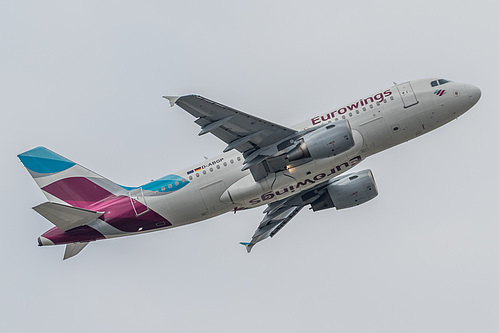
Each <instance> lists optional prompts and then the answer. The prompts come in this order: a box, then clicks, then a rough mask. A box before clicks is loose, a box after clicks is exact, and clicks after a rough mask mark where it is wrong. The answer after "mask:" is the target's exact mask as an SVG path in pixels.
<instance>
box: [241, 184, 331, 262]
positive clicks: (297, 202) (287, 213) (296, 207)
mask: <svg viewBox="0 0 499 333" xmlns="http://www.w3.org/2000/svg"><path fill="white" fill-rule="evenodd" d="M328 185H329V182H326V183H325V184H319V185H317V186H315V187H313V188H311V189H310V190H308V191H304V192H300V193H297V194H295V195H293V196H290V197H288V198H286V199H283V200H280V201H276V202H273V203H271V204H269V205H267V208H266V209H265V210H264V211H263V212H264V213H266V215H265V216H264V218H263V220H262V221H261V222H260V225H259V226H258V228H257V229H256V231H255V233H254V234H253V237H252V239H251V242H249V243H246V242H241V243H240V244H242V245H245V246H246V250H247V251H248V253H250V252H251V249H252V248H253V246H255V244H256V243H258V242H261V241H262V240H264V239H266V238H268V237H274V236H275V234H277V233H278V232H279V231H280V230H281V229H282V228H283V227H284V226H285V225H286V224H288V222H289V221H290V220H291V219H292V218H293V217H294V216H295V215H296V214H298V213H299V212H300V210H301V209H302V208H303V207H305V206H306V205H309V204H311V203H312V202H314V201H315V200H317V199H319V198H320V197H321V195H322V194H324V193H325V191H327V190H326V187H327V186H328Z"/></svg>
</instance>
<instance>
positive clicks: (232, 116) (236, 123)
mask: <svg viewBox="0 0 499 333" xmlns="http://www.w3.org/2000/svg"><path fill="white" fill-rule="evenodd" d="M163 97H164V98H166V99H168V100H169V101H170V105H171V106H174V105H175V104H176V105H178V106H180V107H181V108H182V109H184V110H185V111H187V112H188V113H190V114H191V115H193V116H194V117H196V118H197V119H196V120H195V123H196V124H198V125H199V126H200V127H201V132H199V135H203V134H206V133H211V134H213V135H215V136H216V137H217V138H219V139H220V140H222V141H224V142H225V143H227V147H226V148H225V149H224V152H227V151H230V150H232V149H236V150H238V151H240V152H241V153H243V156H244V158H245V160H244V166H243V168H242V170H246V169H249V168H251V167H253V166H257V165H259V164H260V163H262V162H263V161H265V160H267V159H269V158H270V157H272V156H275V155H276V154H277V153H278V152H280V151H282V150H283V149H286V148H288V147H291V146H292V145H293V144H292V142H291V140H292V139H294V138H298V137H300V136H301V135H303V133H300V132H297V131H296V130H294V129H290V128H288V127H285V126H281V125H278V124H275V123H272V122H270V121H267V120H265V119H261V118H258V117H255V116H252V115H250V114H247V113H244V112H241V111H238V110H236V109H233V108H231V107H228V106H225V105H222V104H220V103H217V102H214V101H211V100H209V99H207V98H204V97H201V96H197V95H188V96H182V97H174V96H163ZM285 164H286V161H280V162H277V163H276V162H274V164H273V168H272V166H271V167H270V168H269V167H268V166H267V168H266V170H270V171H274V172H275V169H279V168H282V167H283V166H284V165H285ZM251 171H252V173H253V176H254V177H255V180H258V179H261V178H263V177H264V176H266V175H267V173H266V172H258V170H256V169H251Z"/></svg>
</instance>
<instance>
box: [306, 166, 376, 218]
mask: <svg viewBox="0 0 499 333" xmlns="http://www.w3.org/2000/svg"><path fill="white" fill-rule="evenodd" d="M326 189H327V191H326V193H324V194H323V195H322V196H321V197H320V198H319V199H317V200H316V201H314V202H313V203H312V204H311V206H312V209H313V211H314V212H315V211H318V210H323V209H327V208H333V207H336V209H343V208H350V207H354V206H358V205H361V204H363V203H365V202H367V201H369V200H371V199H374V198H375V197H376V196H377V195H378V189H377V188H376V183H375V182H374V177H373V174H372V172H371V170H362V171H359V172H356V173H352V174H349V175H346V176H343V177H341V176H340V177H339V178H338V179H333V180H332V182H331V184H330V185H328V186H327V188H326Z"/></svg>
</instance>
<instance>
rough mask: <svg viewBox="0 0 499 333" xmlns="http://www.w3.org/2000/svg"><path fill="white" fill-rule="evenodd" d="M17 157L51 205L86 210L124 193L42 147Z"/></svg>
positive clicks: (105, 180)
mask: <svg viewBox="0 0 499 333" xmlns="http://www.w3.org/2000/svg"><path fill="white" fill-rule="evenodd" d="M17 156H18V157H19V159H20V160H21V162H22V163H23V164H24V166H25V167H26V169H27V170H28V172H29V173H30V174H31V176H32V177H33V178H34V180H35V182H36V183H37V185H38V186H39V187H40V189H41V190H42V192H43V194H45V196H46V197H47V199H48V200H49V201H51V202H57V203H66V204H70V205H71V206H74V207H79V208H88V207H89V206H91V204H93V203H95V202H98V201H101V200H104V199H106V198H109V197H112V196H116V195H120V194H124V193H126V192H127V190H126V189H125V188H123V187H121V186H120V185H118V184H115V183H113V182H112V181H110V180H108V179H106V178H104V177H102V176H100V175H98V174H96V173H94V172H92V171H90V170H88V169H86V168H85V167H83V166H81V165H79V164H77V163H75V162H72V161H70V160H68V159H67V158H65V157H62V156H61V155H58V154H56V153H54V152H53V151H51V150H48V149H47V148H45V147H37V148H34V149H31V150H29V151H27V152H24V153H22V154H19V155H17Z"/></svg>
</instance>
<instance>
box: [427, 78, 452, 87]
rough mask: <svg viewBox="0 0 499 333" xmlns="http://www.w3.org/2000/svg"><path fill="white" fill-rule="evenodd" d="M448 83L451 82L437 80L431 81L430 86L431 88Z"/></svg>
mask: <svg viewBox="0 0 499 333" xmlns="http://www.w3.org/2000/svg"><path fill="white" fill-rule="evenodd" d="M449 82H451V81H449V80H446V79H438V80H434V81H431V86H432V87H436V86H438V85H442V84H446V83H449Z"/></svg>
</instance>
